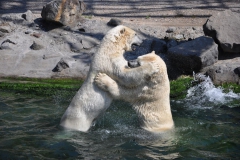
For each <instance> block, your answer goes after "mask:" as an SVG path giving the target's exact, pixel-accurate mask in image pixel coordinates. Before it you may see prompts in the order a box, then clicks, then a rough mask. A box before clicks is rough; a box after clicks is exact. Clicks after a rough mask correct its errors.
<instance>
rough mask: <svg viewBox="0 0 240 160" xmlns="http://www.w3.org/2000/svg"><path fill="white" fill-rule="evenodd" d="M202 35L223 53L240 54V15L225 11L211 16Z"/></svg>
mask: <svg viewBox="0 0 240 160" xmlns="http://www.w3.org/2000/svg"><path fill="white" fill-rule="evenodd" d="M203 29H204V33H205V34H206V35H208V36H211V37H213V39H214V40H215V41H216V42H217V43H218V44H219V45H220V46H221V48H222V49H223V51H225V52H235V53H237V52H240V34H239V31H240V13H236V12H232V11H231V10H226V11H224V12H218V13H217V14H214V15H212V16H211V17H210V18H209V19H208V20H207V22H206V24H205V25H204V27H203Z"/></svg>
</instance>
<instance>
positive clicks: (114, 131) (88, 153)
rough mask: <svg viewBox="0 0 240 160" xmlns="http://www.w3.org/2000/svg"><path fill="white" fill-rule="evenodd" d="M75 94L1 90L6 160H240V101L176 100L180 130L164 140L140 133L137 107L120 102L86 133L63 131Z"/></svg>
mask: <svg viewBox="0 0 240 160" xmlns="http://www.w3.org/2000/svg"><path fill="white" fill-rule="evenodd" d="M74 92H75V91H73V92H72V94H71V95H70V96H66V95H65V94H61V92H59V93H56V94H55V95H52V96H48V97H41V96H36V95H34V94H26V93H24V94H23V93H16V92H13V91H3V90H0V135H1V136H0V159H4V160H5V159H6V160H7V159H127V160H128V159H175V158H176V159H239V158H240V136H239V135H240V121H239V120H240V105H238V104H239V103H238V102H240V101H239V99H233V100H229V101H227V102H226V103H213V102H209V101H208V100H204V99H203V98H202V97H201V102H200V99H197V98H196V97H195V98H191V97H189V98H187V99H184V100H174V99H172V100H171V108H172V113H173V118H174V122H175V129H174V130H173V131H171V132H166V133H162V134H158V135H153V134H151V133H148V132H146V131H144V130H142V129H141V128H139V125H138V120H137V115H136V114H135V112H134V111H133V110H132V109H131V106H130V105H128V104H126V103H124V102H121V101H115V102H114V103H113V104H112V106H111V107H110V108H109V109H108V110H107V112H106V114H105V115H104V116H103V117H102V118H101V119H99V120H98V122H97V124H95V126H94V127H92V129H91V130H90V131H89V132H88V133H81V132H76V131H64V130H62V129H61V128H60V127H59V121H60V118H61V116H62V114H63V113H64V112H65V110H66V108H67V107H68V104H69V103H70V101H71V98H72V96H73V95H74V94H75V93H74ZM202 100H204V101H202ZM236 101H237V102H236ZM233 102H234V105H232V104H233Z"/></svg>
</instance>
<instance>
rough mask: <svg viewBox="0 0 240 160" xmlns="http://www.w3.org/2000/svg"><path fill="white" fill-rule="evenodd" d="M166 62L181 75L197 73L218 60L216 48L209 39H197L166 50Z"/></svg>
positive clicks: (203, 37)
mask: <svg viewBox="0 0 240 160" xmlns="http://www.w3.org/2000/svg"><path fill="white" fill-rule="evenodd" d="M167 57H168V61H169V63H170V64H171V65H172V66H175V67H176V68H178V69H181V72H182V73H190V74H191V73H192V72H193V71H195V72H197V71H199V70H200V69H201V68H203V67H206V66H209V65H212V64H214V63H215V62H216V61H217V60H218V46H217V44H216V43H215V42H214V40H213V39H212V38H211V37H205V36H202V37H199V38H196V39H194V40H192V41H188V42H185V43H182V44H180V45H177V46H175V47H172V48H170V49H169V50H168V55H167Z"/></svg>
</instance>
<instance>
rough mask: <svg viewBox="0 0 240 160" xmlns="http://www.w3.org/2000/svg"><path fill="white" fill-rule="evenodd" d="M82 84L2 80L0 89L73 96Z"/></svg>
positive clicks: (45, 80)
mask: <svg viewBox="0 0 240 160" xmlns="http://www.w3.org/2000/svg"><path fill="white" fill-rule="evenodd" d="M82 82H83V81H82V80H79V79H36V78H3V79H0V89H1V90H5V91H15V92H16V93H28V94H34V95H39V96H51V95H54V94H56V93H59V92H61V93H64V94H66V95H72V94H73V93H75V92H76V91H77V90H78V89H79V87H80V86H81V84H82Z"/></svg>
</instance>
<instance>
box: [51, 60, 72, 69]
mask: <svg viewBox="0 0 240 160" xmlns="http://www.w3.org/2000/svg"><path fill="white" fill-rule="evenodd" d="M66 68H69V65H68V63H67V61H65V60H64V59H63V58H61V60H60V61H59V62H58V63H57V65H56V67H55V68H54V69H53V70H52V71H53V72H61V71H62V70H63V69H66Z"/></svg>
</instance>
